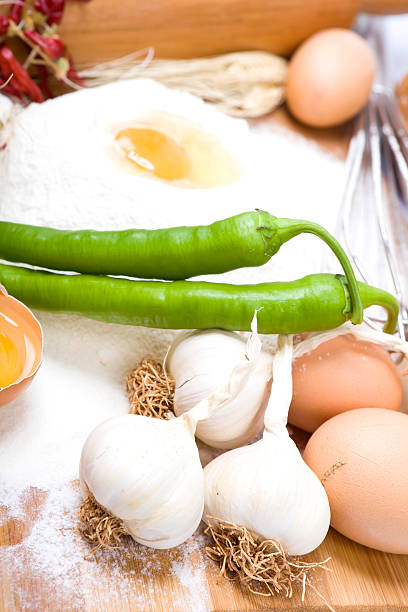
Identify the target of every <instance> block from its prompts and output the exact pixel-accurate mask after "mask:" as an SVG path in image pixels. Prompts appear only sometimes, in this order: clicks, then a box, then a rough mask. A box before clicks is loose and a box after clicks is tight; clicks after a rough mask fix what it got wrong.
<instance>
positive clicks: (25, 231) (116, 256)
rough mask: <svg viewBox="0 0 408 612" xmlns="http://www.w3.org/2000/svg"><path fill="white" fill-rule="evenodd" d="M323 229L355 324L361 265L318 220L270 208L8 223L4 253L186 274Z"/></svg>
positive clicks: (244, 263)
mask: <svg viewBox="0 0 408 612" xmlns="http://www.w3.org/2000/svg"><path fill="white" fill-rule="evenodd" d="M301 233H309V234H315V235H316V236H319V238H321V239H322V240H324V242H325V243H326V244H327V245H328V246H329V247H330V248H331V249H332V251H333V252H334V254H335V255H336V257H337V259H338V260H339V262H340V264H341V265H342V267H343V271H344V274H345V275H346V278H347V283H348V286H349V290H350V294H351V302H352V316H351V320H352V321H353V323H361V321H362V318H363V308H362V303H361V299H360V296H359V293H358V288H357V281H356V278H355V276H354V272H353V268H352V267H351V264H350V262H349V260H348V258H347V255H346V254H345V252H344V250H343V249H342V247H341V246H340V244H339V243H338V242H337V240H336V239H335V238H334V237H333V236H332V235H331V234H330V233H329V232H328V231H327V230H325V229H324V228H323V227H321V226H320V225H318V224H317V223H312V222H311V221H302V220H298V219H279V218H277V217H274V216H273V215H270V214H269V213H267V212H264V211H261V210H259V211H253V212H247V213H242V214H240V215H235V216H234V217H229V218H228V219H223V220H222V221H216V222H215V223H212V224H211V225H199V226H191V227H172V228H168V229H156V230H144V229H129V230H121V231H108V232H105V231H94V230H78V231H67V230H57V229H51V228H47V227H37V226H34V225H23V224H19V223H9V222H6V221H2V222H0V257H1V258H2V259H6V260H7V261H14V262H19V263H28V264H31V265H33V266H39V267H42V268H48V269H52V270H65V271H75V272H82V273H85V274H107V275H108V274H111V275H113V276H131V277H137V278H155V279H164V280H179V279H186V278H192V277H194V276H201V275H203V274H220V273H222V272H227V271H228V270H235V269H236V268H243V267H251V266H260V265H262V264H265V263H266V262H267V261H269V259H270V258H271V257H272V256H273V255H275V253H277V251H278V250H279V249H280V247H281V246H282V244H283V243H284V242H286V241H287V240H290V239H291V238H294V237H295V236H297V235H298V234H301Z"/></svg>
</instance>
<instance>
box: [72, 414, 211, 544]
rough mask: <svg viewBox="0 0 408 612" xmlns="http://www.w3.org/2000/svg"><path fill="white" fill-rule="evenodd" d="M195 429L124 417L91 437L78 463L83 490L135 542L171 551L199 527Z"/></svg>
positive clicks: (186, 421) (200, 501)
mask: <svg viewBox="0 0 408 612" xmlns="http://www.w3.org/2000/svg"><path fill="white" fill-rule="evenodd" d="M194 425H195V424H192V423H191V421H190V420H189V419H187V418H184V417H181V418H179V419H173V420H170V421H162V420H160V419H153V418H149V417H143V416H139V415H123V416H120V417H116V418H113V419H109V420H108V421H105V422H104V423H102V424H101V425H99V426H98V427H97V428H96V429H94V431H93V432H92V433H91V434H90V436H89V437H88V439H87V441H86V442H85V445H84V447H83V450H82V455H81V462H80V481H81V490H82V492H83V494H84V496H85V495H86V494H87V492H88V491H90V492H91V493H92V495H93V496H94V498H95V499H96V501H97V502H98V503H99V504H100V505H101V506H102V507H103V508H105V509H106V510H108V511H109V512H110V513H111V514H113V515H114V516H116V517H118V518H119V519H121V520H122V522H123V527H124V528H125V530H126V531H127V532H128V533H129V534H130V535H131V536H132V537H133V539H134V540H136V542H139V543H141V544H144V545H146V546H150V547H151V548H171V547H173V546H177V545H178V544H181V543H182V542H184V541H185V540H186V539H187V538H188V537H190V536H191V535H192V534H193V533H194V531H195V530H196V528H197V527H198V525H199V523H200V520H201V515H202V510H203V502H204V500H203V486H204V485H203V471H202V467H201V463H200V459H199V455H198V450H197V447H196V444H195V442H194Z"/></svg>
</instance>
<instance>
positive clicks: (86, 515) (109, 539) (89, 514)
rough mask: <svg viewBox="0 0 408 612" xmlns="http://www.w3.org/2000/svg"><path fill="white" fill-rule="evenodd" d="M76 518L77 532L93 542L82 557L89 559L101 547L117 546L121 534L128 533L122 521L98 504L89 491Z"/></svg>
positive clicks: (119, 542)
mask: <svg viewBox="0 0 408 612" xmlns="http://www.w3.org/2000/svg"><path fill="white" fill-rule="evenodd" d="M78 520H79V523H80V525H79V527H78V531H79V533H80V534H81V535H82V537H83V538H84V540H86V541H87V542H89V543H90V544H94V546H93V548H92V550H90V552H89V553H87V554H86V555H85V556H84V559H89V558H90V557H91V556H92V555H94V554H96V553H97V552H98V550H100V549H101V548H119V547H120V545H121V538H122V536H124V535H128V534H127V531H126V530H125V529H124V528H123V525H122V521H121V520H120V519H118V518H117V517H116V516H113V515H112V514H110V512H108V511H107V510H105V508H103V507H102V506H101V505H100V504H98V502H97V501H96V499H95V498H94V496H93V495H92V493H89V495H88V497H87V498H86V499H85V500H84V501H83V502H82V504H81V506H80V508H79V511H78Z"/></svg>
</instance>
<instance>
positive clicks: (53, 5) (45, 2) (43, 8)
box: [34, 0, 65, 25]
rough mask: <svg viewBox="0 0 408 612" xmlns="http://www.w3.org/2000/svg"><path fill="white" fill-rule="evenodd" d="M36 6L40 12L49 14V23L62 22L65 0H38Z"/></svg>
mask: <svg viewBox="0 0 408 612" xmlns="http://www.w3.org/2000/svg"><path fill="white" fill-rule="evenodd" d="M34 8H35V10H36V11H38V12H39V13H43V15H47V17H48V19H47V23H48V25H52V24H53V23H57V24H58V23H61V19H62V14H63V12H64V8H65V0H37V1H36V2H35V4H34Z"/></svg>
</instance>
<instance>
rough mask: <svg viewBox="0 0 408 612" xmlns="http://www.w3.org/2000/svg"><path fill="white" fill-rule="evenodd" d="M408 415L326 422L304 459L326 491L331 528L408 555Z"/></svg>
mask: <svg viewBox="0 0 408 612" xmlns="http://www.w3.org/2000/svg"><path fill="white" fill-rule="evenodd" d="M407 441H408V415H406V414H403V413H402V412H393V411H391V410H382V409H379V408H362V409H360V410H352V411H351V412H344V413H343V414H339V415H337V416H335V417H333V418H332V419H330V420H329V421H326V423H324V424H323V425H322V426H321V427H319V429H318V430H317V431H315V433H314V434H313V435H312V437H311V438H310V440H309V442H308V443H307V446H306V449H305V452H304V455H303V458H304V460H305V461H306V463H307V464H308V465H309V467H310V468H311V469H312V470H313V471H314V472H315V474H317V476H318V477H319V478H320V480H321V481H322V483H323V485H324V488H325V489H326V493H327V496H328V498H329V502H330V509H331V525H332V526H333V527H334V528H335V529H337V531H339V532H340V533H342V534H343V535H345V536H347V537H348V538H350V539H352V540H355V541H356V542H359V543H360V544H364V545H365V546H369V547H370V548H376V549H378V550H382V551H384V552H390V553H398V554H408V469H407V465H408V442H407Z"/></svg>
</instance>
